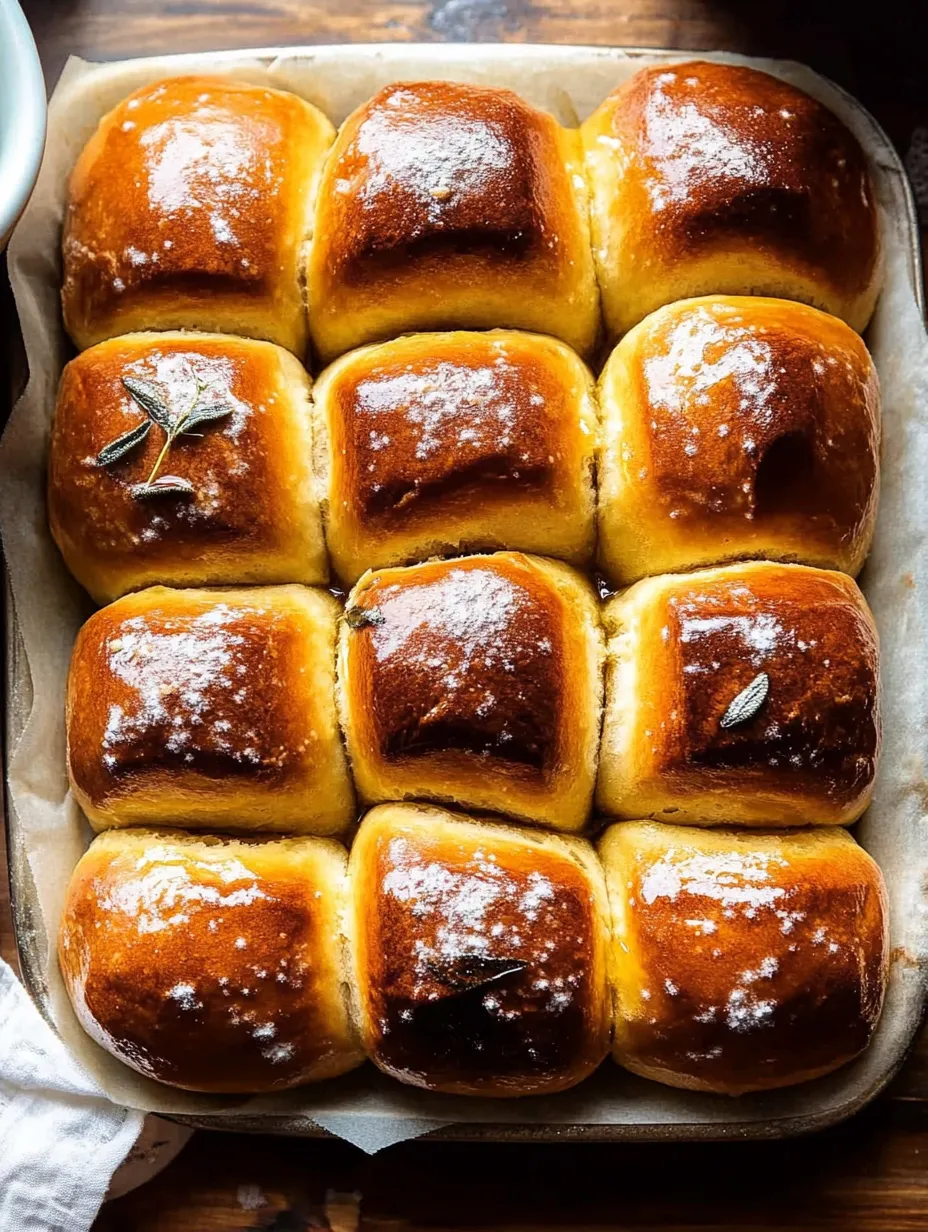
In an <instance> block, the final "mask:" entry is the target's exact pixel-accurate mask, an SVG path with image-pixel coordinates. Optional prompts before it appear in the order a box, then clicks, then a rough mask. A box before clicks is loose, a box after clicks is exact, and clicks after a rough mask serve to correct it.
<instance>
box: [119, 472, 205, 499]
mask: <svg viewBox="0 0 928 1232" xmlns="http://www.w3.org/2000/svg"><path fill="white" fill-rule="evenodd" d="M193 494H194V491H193V484H192V483H188V482H187V480H186V479H181V478H180V476H179V475H161V476H159V478H157V479H153V480H152V481H151V483H139V484H136V486H135V487H134V488H133V489H132V495H133V496H134V497H135V498H136V500H147V499H148V498H149V497H152V496H193Z"/></svg>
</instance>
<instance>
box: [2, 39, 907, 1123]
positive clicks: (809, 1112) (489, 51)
mask: <svg viewBox="0 0 928 1232" xmlns="http://www.w3.org/2000/svg"><path fill="white" fill-rule="evenodd" d="M695 56H703V57H706V58H712V59H722V60H727V61H735V62H740V63H756V64H758V66H759V67H762V68H766V69H768V70H770V71H774V72H776V73H777V74H778V75H781V76H784V77H786V78H788V79H791V80H794V81H796V82H797V84H800V85H802V86H804V87H805V88H807V89H810V92H811V93H815V94H818V95H819V96H820V97H823V99H824V101H826V102H829V103H830V105H832V106H834V107H835V109H836V110H841V111H842V112H843V113H845V118H848V115H850V116H851V117H852V118H853V120H854V124H853V127H855V129H856V130H857V132H858V135H859V136H863V137H865V138H866V139H867V141H866V143H867V144H868V145H869V147H870V152H871V157H872V159H873V162H874V169H875V174H876V176H877V178H878V180H879V181H880V184H881V185H882V188H883V191H882V192H881V193H879V194H878V195H880V197H881V200H882V203H883V205H884V209H886V208H887V202H888V203H889V206H888V211H889V217H888V219H885V220H884V221H886V222H887V223H888V225H889V227H890V229H891V230H892V232H893V233H894V234H895V235H896V236H897V237H899V242H900V243H901V245H902V248H903V250H904V251H903V254H902V255H903V257H904V261H903V264H904V267H905V277H906V278H907V280H908V283H909V290H910V291H911V294H912V295H914V300H915V303H916V304H917V308H918V312H919V313H920V314H921V315H922V316H923V315H924V290H923V286H922V273H921V271H922V266H921V259H920V253H919V232H918V224H917V219H916V212H915V206H914V202H913V198H912V193H911V190H910V187H909V184H908V181H907V179H906V176H905V172H904V170H903V167H902V164H901V161H900V159H899V157H898V155H897V153H896V152H895V150H894V149H893V147H892V146H891V144H890V142H889V140H888V139H887V138H886V136H885V134H884V133H883V132H882V130H881V129H880V128H879V126H878V125H877V124H876V122H875V121H874V120H873V118H872V117H871V116H869V114H868V113H866V112H865V111H864V110H863V108H861V107H860V105H859V104H857V103H856V102H855V100H853V99H852V98H851V97H850V96H849V95H847V94H846V93H845V92H844V91H842V90H841V89H840V88H839V87H837V86H835V85H833V84H832V83H830V82H827V81H826V80H825V79H823V78H820V77H817V76H815V75H811V77H810V70H806V69H804V68H803V67H802V66H797V65H793V64H789V63H784V62H779V63H777V62H770V61H752V60H749V59H747V58H745V57H739V56H730V55H723V54H716V53H689V52H688V53H681V52H678V51H671V50H661V49H638V48H633V49H632V48H630V49H623V48H588V47H556V48H555V47H543V46H537V47H533V46H530V45H518V46H512V45H497V46H482V47H480V48H479V52H478V50H477V49H474V48H470V47H444V46H435V45H421V46H418V45H412V46H410V45H402V44H398V45H385V46H378V47H365V46H346V47H328V48H286V49H265V50H258V51H244V52H225V53H217V54H215V55H210V56H204V55H184V56H177V57H166V58H161V59H160V60H158V61H137V62H132V63H130V64H129V65H127V66H124V67H126V68H129V69H130V70H132V71H133V73H134V74H135V76H136V77H137V78H138V79H139V80H145V79H146V78H150V77H151V76H152V75H167V74H169V73H179V72H190V71H208V70H209V69H210V68H212V69H215V70H219V71H223V70H225V71H233V70H234V69H235V68H236V66H238V65H240V64H242V63H243V62H246V61H247V62H250V63H255V62H257V63H260V64H264V65H270V66H272V67H273V66H283V69H284V73H283V79H282V81H280V82H278V84H283V85H287V84H288V83H289V82H290V78H289V76H288V73H287V71H286V70H287V66H288V65H291V64H294V63H297V62H300V61H302V62H303V63H304V67H305V66H306V65H307V64H308V65H309V68H310V71H311V70H312V68H313V66H316V67H319V66H321V71H323V72H324V71H325V70H326V68H327V70H328V71H329V72H331V71H332V69H333V68H335V67H338V66H341V67H342V70H343V72H344V73H345V75H346V76H348V77H350V76H351V75H352V74H357V73H358V72H359V71H365V72H366V71H368V70H370V71H371V73H372V78H373V84H372V86H371V89H370V91H369V92H373V89H374V88H376V87H377V85H379V84H381V83H382V82H385V81H390V80H397V79H403V78H416V77H418V78H426V77H429V76H447V77H452V78H453V77H460V78H462V79H470V80H480V81H483V82H489V83H493V82H494V81H495V82H497V83H498V84H513V85H514V86H515V88H517V89H520V87H521V86H524V83H525V82H526V81H531V82H532V89H531V90H529V91H527V90H525V89H524V88H522V92H523V93H527V94H529V95H532V94H534V95H535V97H533V98H532V101H535V102H536V103H539V104H540V105H545V104H546V103H547V105H549V106H550V105H551V100H552V99H553V98H555V97H557V96H558V93H560V95H561V96H562V97H560V98H558V102H559V103H560V104H561V105H563V103H564V98H563V95H564V94H565V93H566V94H568V95H569V93H570V90H569V84H565V82H566V83H569V81H570V80H571V79H572V78H573V77H574V76H578V75H583V74H584V73H587V72H598V73H600V74H601V73H602V71H603V68H604V66H608V65H612V66H613V67H614V68H615V71H616V74H617V76H616V82H617V81H618V80H620V79H621V77H622V76H624V75H627V73H628V71H631V70H634V69H635V68H637V67H640V66H642V65H643V64H647V63H652V62H660V61H671V60H681V59H691V58H694V57H695ZM155 65H157V72H155V69H154V67H153V66H155ZM118 71H119V66H115V65H110V66H100V72H101V75H104V76H105V75H106V74H109V73H114V72H118ZM545 75H547V78H546V77H545ZM514 76H515V77H516V78H517V80H516V81H513V77H514ZM542 79H545V80H547V84H546V85H545V87H544V90H542V89H541V87H539V90H538V91H536V90H535V89H534V83H535V81H536V80H542ZM548 79H549V80H548ZM810 81H811V82H812V86H810ZM812 87H814V88H812ZM125 92H128V91H127V90H123V93H125ZM539 92H541V93H542V95H543V97H538V93H539ZM605 93H606V91H605V90H604V91H603V92H602V94H601V96H600V97H604V95H605ZM336 94H337V95H338V96H339V97H340V98H342V99H343V100H344V92H342V94H341V95H339V94H338V90H336ZM352 105H353V104H352ZM552 109H553V108H552ZM335 110H336V112H337V108H336V109H335ZM568 110H569V99H568ZM333 118H335V119H336V120H340V119H342V118H343V115H339V114H337V113H336V114H335V115H334V116H333ZM562 118H564V117H563V116H562ZM580 118H583V117H582V115H581V116H580ZM926 369H928V365H926ZM925 415H926V417H928V411H926V412H925ZM892 430H893V427H892V425H891V424H889V425H887V437H888V438H889V437H891V434H892ZM923 435H928V433H925V434H923ZM914 512H917V513H918V517H919V522H920V524H922V525H923V526H924V529H925V530H926V531H928V505H926V509H925V510H924V511H922V510H915V511H914ZM61 568H62V570H63V566H61ZM864 588H865V590H866V582H865V583H864ZM90 610H91V609H90V606H89V604H88V612H89V611H90ZM2 616H3V623H4V636H3V688H4V703H5V705H4V711H5V713H4V733H3V750H4V753H5V755H6V758H7V761H9V758H10V757H11V756H12V753H13V751H14V750H15V748H16V745H17V743H18V741H19V738H20V736H21V734H22V731H23V729H24V726H25V723H26V720H27V718H28V716H29V714H30V710H31V707H32V680H31V676H30V672H29V666H28V661H27V656H26V653H25V647H24V641H23V636H22V630H21V628H20V626H19V623H18V620H17V616H16V611H15V605H14V601H13V595H12V590H11V587H10V584H9V579H8V577H7V575H6V572H4V577H3V608H2ZM926 746H928V740H926V741H925V742H923V743H922V744H921V746H920V747H921V750H922V752H924V749H925V747H926ZM919 781H921V780H919ZM4 784H5V793H4V794H5V805H6V807H5V824H6V831H7V841H8V850H9V871H10V887H11V900H12V907H13V919H14V929H15V936H16V944H17V950H18V954H19V961H20V966H21V970H22V975H23V979H24V982H25V984H26V986H27V988H28V990H29V992H30V994H31V995H32V997H33V999H34V1001H35V1002H36V1004H37V1005H38V1007H39V1009H40V1011H41V1012H42V1013H43V1015H44V1016H45V1018H46V1019H47V1020H48V1021H49V1022H53V1021H54V1014H53V1010H52V997H51V993H50V989H49V985H48V980H47V977H46V973H47V970H48V958H49V940H48V935H47V932H46V929H45V926H44V922H43V919H42V915H41V911H40V909H39V907H38V898H37V893H36V887H35V882H34V879H33V875H32V868H31V866H30V861H29V856H28V851H27V846H28V844H27V830H26V826H25V825H24V824H23V822H22V820H21V818H20V817H19V815H18V813H17V810H16V807H15V805H14V801H13V799H12V796H11V793H10V790H9V782H8V780H7V778H6V776H4ZM900 807H901V805H900ZM906 857H907V859H908V858H909V857H911V859H912V861H913V862H914V863H915V864H916V865H917V866H918V867H919V868H923V867H925V866H926V864H925V856H924V853H922V852H921V851H920V849H918V848H917V847H915V846H914V845H913V847H912V849H911V851H907V852H906ZM890 888H891V890H892V886H891V887H890ZM915 905H916V907H917V910H918V911H919V912H925V910H926V907H925V902H924V888H922V891H921V896H920V898H919V899H918V901H917V903H916V904H915ZM926 953H928V947H926V946H925V945H911V946H910V947H909V948H908V949H906V947H905V946H899V945H897V946H895V948H894V950H893V954H892V973H893V974H892V981H891V987H892V988H894V989H895V991H896V993H899V990H900V988H901V989H902V993H901V1000H902V1003H903V1006H904V1010H905V1013H904V1014H902V1012H901V1010H900V1009H899V1006H898V1005H897V1006H896V1008H895V1009H894V1008H893V1004H892V1002H893V997H892V996H891V997H890V1002H891V1004H890V1005H889V1006H888V1009H887V1014H885V1015H884V1019H883V1021H882V1022H881V1025H880V1030H879V1032H878V1035H877V1040H876V1041H875V1046H874V1047H873V1048H871V1050H869V1051H868V1053H867V1054H865V1055H864V1057H863V1058H861V1059H859V1060H858V1061H856V1062H855V1063H853V1064H852V1065H851V1066H848V1067H845V1068H844V1069H842V1070H839V1071H838V1072H837V1073H836V1074H833V1075H830V1076H828V1077H826V1078H823V1079H819V1080H817V1081H815V1082H813V1083H808V1084H805V1085H804V1086H802V1087H797V1088H792V1089H789V1090H786V1091H781V1092H771V1093H767V1094H764V1095H761V1096H749V1097H743V1098H742V1099H740V1100H730V1099H727V1098H725V1097H714V1096H705V1095H695V1094H692V1093H689V1092H684V1091H676V1090H672V1089H668V1088H661V1087H656V1084H653V1083H648V1082H646V1081H644V1080H642V1079H639V1078H636V1077H634V1076H633V1075H630V1074H627V1073H625V1072H624V1071H621V1070H620V1069H619V1068H618V1067H616V1066H613V1065H611V1064H609V1063H608V1062H607V1063H606V1065H604V1066H603V1067H602V1068H601V1070H600V1071H599V1073H598V1075H597V1076H596V1078H595V1081H596V1082H597V1083H599V1084H600V1085H601V1086H602V1087H603V1088H604V1098H605V1099H608V1100H610V1101H612V1100H614V1101H615V1105H616V1107H621V1108H622V1109H623V1119H622V1120H621V1121H616V1122H608V1123H606V1122H603V1123H589V1122H587V1123H579V1122H576V1121H571V1119H570V1115H571V1113H570V1109H571V1105H572V1103H573V1102H574V1100H573V1099H572V1095H573V1093H572V1092H566V1093H563V1094H561V1095H559V1096H557V1097H555V1099H554V1100H545V1101H544V1102H543V1105H542V1103H540V1102H539V1101H537V1100H532V1101H528V1103H526V1102H525V1101H519V1106H518V1108H516V1107H514V1105H513V1104H509V1105H501V1104H500V1103H496V1104H495V1106H494V1111H493V1116H492V1119H491V1118H490V1117H485V1118H483V1119H480V1118H479V1117H478V1118H474V1117H471V1118H470V1119H469V1120H467V1121H466V1122H457V1123H455V1124H445V1123H443V1122H445V1121H447V1120H448V1119H450V1116H453V1115H454V1114H453V1113H452V1114H450V1116H449V1113H448V1112H447V1101H444V1104H443V1105H442V1107H444V1108H445V1111H444V1113H440V1114H438V1115H435V1116H430V1105H429V1103H428V1100H429V1099H430V1096H429V1095H428V1093H422V1092H409V1091H408V1089H405V1088H401V1089H400V1090H399V1092H397V1090H396V1084H390V1083H389V1080H386V1079H382V1078H381V1076H380V1075H378V1074H376V1073H372V1070H371V1067H369V1066H368V1067H365V1068H364V1069H363V1070H361V1071H356V1073H355V1075H348V1076H346V1079H345V1080H336V1081H337V1082H345V1081H347V1083H349V1084H350V1083H352V1082H353V1083H355V1085H357V1082H358V1075H359V1074H360V1075H362V1077H361V1079H360V1081H361V1082H366V1083H367V1084H368V1085H371V1086H373V1087H374V1088H375V1090H376V1089H377V1088H383V1084H384V1083H386V1089H387V1091H388V1092H389V1096H390V1097H395V1098H396V1102H397V1105H402V1106H403V1111H402V1112H399V1113H397V1114H396V1116H397V1117H399V1118H400V1119H401V1120H402V1121H404V1122H405V1121H406V1120H408V1121H409V1125H408V1132H406V1131H402V1130H401V1132H398V1133H397V1134H396V1138H397V1140H399V1139H400V1138H403V1137H411V1136H414V1135H417V1134H422V1133H427V1134H428V1136H429V1137H431V1138H438V1139H446V1140H450V1139H456V1140H482V1141H512V1142H516V1141H522V1142H556V1141H661V1140H663V1141H667V1140H684V1139H703V1140H711V1139H730V1138H737V1139H745V1138H755V1139H762V1138H777V1137H785V1136H788V1135H791V1134H796V1133H801V1132H807V1131H810V1130H813V1129H819V1128H823V1127H825V1126H827V1125H830V1124H834V1123H835V1122H837V1121H840V1120H842V1119H844V1118H846V1117H848V1116H850V1115H851V1114H852V1113H854V1112H855V1111H857V1110H858V1109H859V1108H861V1107H862V1106H863V1105H864V1104H866V1103H867V1102H869V1100H871V1099H872V1098H873V1097H874V1096H875V1095H877V1094H878V1093H879V1091H880V1090H882V1088H883V1087H884V1086H885V1085H886V1084H887V1083H888V1082H889V1081H890V1079H891V1078H892V1077H893V1075H894V1073H895V1072H896V1071H897V1069H898V1068H899V1066H900V1065H901V1064H902V1062H903V1060H904V1058H905V1055H906V1053H907V1051H908V1048H909V1047H910V1046H911V1043H912V1040H913V1038H914V1035H915V1032H916V1029H917V1026H918V1023H919V1020H920V1018H921V1016H922V1014H923V1011H924V1007H925V999H926V968H928V961H926ZM896 1001H897V1002H898V1001H899V997H898V996H897V997H896ZM897 1011H898V1012H897ZM903 1020H904V1021H903ZM588 1081H591V1080H588ZM324 1085H325V1086H327V1087H328V1086H330V1085H332V1084H324ZM585 1086H586V1084H583V1085H582V1086H581V1088H578V1089H577V1090H578V1091H580V1092H582V1090H583V1088H584V1087H585ZM420 1096H422V1097H423V1099H424V1101H425V1102H424V1104H423V1102H422V1101H419V1098H418V1097H420ZM658 1096H659V1098H658ZM309 1102H312V1100H311V1099H310V1100H309ZM529 1104H531V1108H529ZM454 1106H455V1107H461V1104H460V1103H457V1104H455V1105H454ZM432 1108H434V1106H432ZM636 1110H640V1115H637V1114H636ZM172 1115H175V1116H176V1119H178V1120H182V1121H184V1122H185V1123H187V1124H190V1125H193V1126H197V1127H202V1128H209V1129H222V1130H230V1131H249V1132H262V1133H279V1134H288V1135H301V1136H321V1135H326V1134H328V1133H329V1132H330V1131H329V1129H327V1128H324V1127H322V1125H321V1124H320V1122H322V1123H323V1125H324V1124H325V1123H328V1124H329V1125H332V1123H333V1118H332V1117H331V1116H329V1117H325V1116H317V1117H314V1116H313V1115H309V1114H307V1113H306V1112H305V1111H302V1110H299V1109H297V1108H295V1107H293V1106H292V1101H291V1106H289V1107H283V1108H282V1109H280V1110H274V1109H271V1108H268V1107H265V1106H263V1101H262V1107H261V1109H260V1111H259V1110H258V1109H257V1108H254V1109H252V1108H249V1107H248V1106H245V1107H243V1108H240V1109H235V1110H227V1111H223V1112H221V1113H213V1112H202V1113H201V1112H198V1111H190V1112H183V1113H181V1112H175V1113H173V1114H172ZM336 1122H337V1118H336ZM430 1126H440V1128H434V1129H430ZM335 1132H336V1133H341V1134H342V1136H345V1137H349V1138H351V1139H352V1140H354V1141H358V1140H359V1138H358V1136H357V1135H356V1134H352V1133H348V1132H344V1129H343V1128H342V1127H339V1125H338V1124H337V1123H336V1125H335ZM361 1137H362V1138H363V1135H361ZM379 1144H380V1145H383V1141H380V1142H379Z"/></svg>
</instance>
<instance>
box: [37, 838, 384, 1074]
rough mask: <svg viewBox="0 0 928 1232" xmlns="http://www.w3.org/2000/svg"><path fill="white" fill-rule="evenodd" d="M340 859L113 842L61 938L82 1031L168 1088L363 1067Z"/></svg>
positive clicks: (301, 850)
mask: <svg viewBox="0 0 928 1232" xmlns="http://www.w3.org/2000/svg"><path fill="white" fill-rule="evenodd" d="M346 864H347V859H346V855H345V851H344V849H343V848H342V847H341V846H340V845H339V844H338V843H335V842H332V841H331V840H329V839H319V838H275V839H256V838H251V839H235V838H229V837H227V836H219V835H214V834H204V835H199V836H194V835H190V834H184V833H183V832H182V831H179V830H160V831H159V830H119V831H109V832H108V833H107V834H101V835H100V837H99V838H97V839H95V840H94V842H93V843H92V844H91V846H90V848H89V850H88V851H87V852H85V854H84V856H83V857H82V859H81V860H80V862H79V863H78V865H77V868H76V869H75V870H74V874H73V877H72V878H71V883H70V886H69V888H68V893H67V898H66V900H65V906H64V913H63V916H62V920H61V928H60V932H59V938H58V961H59V966H60V968H61V974H62V976H63V978H64V983H65V987H66V988H67V990H68V995H69V996H70V998H71V1003H72V1005H73V1006H74V1011H75V1013H76V1014H77V1017H78V1020H79V1021H80V1024H81V1026H82V1027H83V1028H84V1030H85V1031H86V1032H87V1033H88V1034H89V1035H90V1036H91V1037H92V1038H93V1039H94V1040H96V1042H97V1043H98V1044H99V1045H100V1046H101V1047H102V1048H105V1049H106V1051H107V1052H110V1053H112V1054H113V1056H115V1057H118V1058H119V1060H120V1061H124V1062H125V1064H126V1065H130V1066H131V1067H132V1068H133V1069H136V1070H138V1071H139V1072H140V1073H142V1074H145V1075H146V1076H147V1077H149V1078H156V1079H158V1081H159V1082H166V1083H169V1084H170V1085H171V1086H176V1087H184V1088H186V1089H187V1090H191V1091H215V1092H225V1093H230V1094H231V1093H239V1092H240V1093H245V1092H257V1091H273V1090H280V1089H282V1088H284V1087H293V1086H298V1085H299V1084H301V1083H304V1082H314V1081H316V1080H318V1079H321V1078H331V1077H334V1076H335V1075H336V1074H341V1073H344V1072H345V1070H349V1069H352V1068H353V1067H354V1066H356V1065H358V1064H360V1063H361V1061H363V1059H364V1054H363V1052H362V1051H361V1048H360V1045H359V1043H358V1040H357V1036H356V1033H355V1031H354V1029H353V1027H352V1025H351V1020H350V1016H349V1012H348V1005H347V987H346V978H347V972H346V963H345V958H346V953H345V938H344V933H343V928H344V913H345V906H346V881H345V873H346Z"/></svg>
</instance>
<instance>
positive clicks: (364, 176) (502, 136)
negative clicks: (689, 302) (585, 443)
mask: <svg viewBox="0 0 928 1232" xmlns="http://www.w3.org/2000/svg"><path fill="white" fill-rule="evenodd" d="M586 191H587V190H586V182H585V180H584V176H583V153H582V150H581V148H580V140H579V136H578V134H577V132H576V131H575V130H568V129H564V128H562V127H561V126H560V125H559V124H558V123H557V122H556V121H555V120H554V119H553V118H552V117H551V116H550V115H548V114H547V113H546V112H543V111H538V110H536V109H535V108H534V107H530V106H529V105H528V104H527V103H525V102H523V100H522V99H520V98H519V97H518V96H517V95H515V94H513V93H512V92H511V91H510V90H499V89H490V88H487V87H483V86H471V85H463V84H461V83H458V82H451V81H421V82H397V83H395V84H394V85H390V86H386V87H384V89H382V90H380V92H379V93H377V94H375V95H374V97H373V98H372V99H371V100H370V101H369V102H367V103H365V104H364V105H363V106H362V107H359V108H358V110H357V111H355V112H354V113H353V114H352V115H350V116H349V117H348V119H347V120H346V121H345V123H344V124H343V125H342V127H341V130H340V132H339V135H338V139H337V141H336V143H335V146H334V148H333V150H332V154H331V157H330V158H329V160H328V162H327V163H326V167H325V172H324V175H323V178H322V184H321V186H320V190H319V196H318V205H317V209H316V221H315V229H314V240H313V246H312V250H311V252H310V259H309V272H308V282H307V287H308V294H309V313H310V328H311V330H312V336H313V341H314V343H315V345H316V347H317V349H318V351H319V353H320V354H321V356H322V358H323V360H326V361H328V360H331V359H334V358H335V356H336V355H341V354H342V353H344V352H345V351H349V350H351V349H352V347H356V346H360V345H361V344H362V343H365V342H375V341H379V340H380V339H383V338H390V337H392V336H393V335H395V334H400V333H403V332H405V331H408V330H416V329H454V328H463V329H486V328H491V327H493V326H509V327H512V328H516V329H532V330H537V331H539V332H540V333H545V334H554V335H555V337H558V338H563V340H564V341H565V342H568V343H570V345H571V346H572V347H574V348H575V349H576V350H578V351H580V352H581V353H584V354H585V353H587V352H589V351H590V350H591V348H592V346H593V343H594V341H595V339H596V335H597V333H598V330H599V297H598V292H597V289H596V279H595V276H594V273H593V258H592V254H591V252H590V237H589V227H588V223H587V208H588V207H587V195H586Z"/></svg>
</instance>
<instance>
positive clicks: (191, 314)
mask: <svg viewBox="0 0 928 1232" xmlns="http://www.w3.org/2000/svg"><path fill="white" fill-rule="evenodd" d="M334 136H335V130H334V129H333V127H332V125H331V124H330V123H329V121H328V120H327V119H326V118H325V116H324V115H323V114H322V112H321V111H318V110H317V109H316V108H315V107H313V106H311V105H310V104H309V103H306V102H304V101H303V99H301V98H297V96H296V95H295V94H287V93H285V92H283V91H281V90H268V89H266V88H265V87H263V86H250V85H246V84H245V83H243V82H240V81H235V80H234V79H233V78H231V77H173V78H169V79H167V80H165V81H161V82H156V83H154V84H152V85H147V86H143V87H142V88H141V89H140V90H136V92H135V93H134V94H132V95H130V96H129V98H127V99H124V100H123V102H121V103H120V104H119V106H118V107H115V108H114V109H113V110H112V111H110V112H109V113H108V114H107V115H105V116H104V117H103V119H102V120H101V121H100V124H99V126H98V128H97V131H96V132H95V133H94V135H93V137H91V139H90V141H89V142H88V143H87V145H86V147H85V148H84V151H83V153H82V154H81V155H80V157H79V158H78V160H77V164H76V166H75V168H74V172H73V174H72V176H71V185H70V193H69V198H68V206H67V212H66V215H65V229H64V285H63V288H62V303H63V307H64V319H65V326H66V328H67V330H68V333H69V334H70V335H71V337H72V338H73V339H74V342H75V343H76V345H77V347H78V349H80V350H82V349H83V348H84V347H88V346H92V345H93V344H94V343H95V342H101V341H103V339H105V338H112V337H114V336H115V335H116V334H128V333H131V332H132V331H133V330H138V329H161V330H164V329H202V330H215V331H217V332H221V333H230V334H241V335H243V336H244V337H249V338H265V339H267V340H268V341H269V342H277V343H279V344H280V345H281V346H284V347H287V348H288V349H289V350H291V351H294V352H295V353H296V354H297V355H302V354H303V352H304V351H305V349H306V340H307V325H306V311H305V307H304V302H303V292H302V287H301V279H302V264H303V261H304V259H305V252H304V249H305V246H306V243H307V241H308V239H309V235H310V232H311V229H312V209H313V204H314V199H315V190H316V184H317V182H318V179H319V175H320V172H321V168H322V162H323V159H324V158H325V155H326V152H327V151H328V149H329V146H330V145H331V144H332V141H333V139H334Z"/></svg>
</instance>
